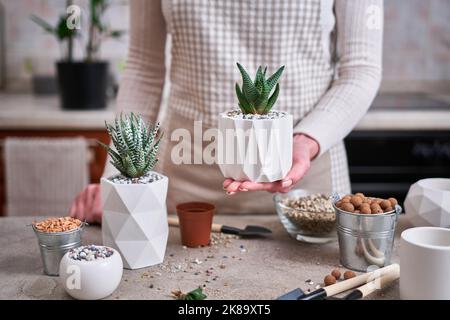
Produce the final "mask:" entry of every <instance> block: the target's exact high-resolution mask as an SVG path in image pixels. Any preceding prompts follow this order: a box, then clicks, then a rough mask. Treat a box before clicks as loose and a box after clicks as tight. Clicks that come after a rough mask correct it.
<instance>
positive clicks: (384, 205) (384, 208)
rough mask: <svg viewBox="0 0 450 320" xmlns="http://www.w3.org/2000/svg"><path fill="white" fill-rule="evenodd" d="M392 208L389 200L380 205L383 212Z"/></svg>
mask: <svg viewBox="0 0 450 320" xmlns="http://www.w3.org/2000/svg"><path fill="white" fill-rule="evenodd" d="M390 206H391V202H390V201H389V200H383V201H381V203H380V207H381V209H383V210H386V208H389V207H390Z"/></svg>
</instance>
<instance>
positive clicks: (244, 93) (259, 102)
mask: <svg viewBox="0 0 450 320" xmlns="http://www.w3.org/2000/svg"><path fill="white" fill-rule="evenodd" d="M237 66H238V69H239V71H240V73H241V76H242V90H241V87H239V84H237V83H236V86H235V89H236V96H237V98H238V101H239V108H240V109H241V111H242V112H243V113H244V114H267V113H269V112H270V110H271V109H272V107H273V105H274V104H275V102H276V100H277V98H278V95H279V93H280V86H279V84H278V81H279V80H280V77H281V74H282V73H283V71H284V66H282V67H281V68H279V69H278V70H277V71H276V72H275V73H274V74H273V75H271V76H270V77H269V78H267V79H266V71H267V67H265V68H264V71H263V69H262V66H259V67H258V70H257V71H256V76H255V81H252V80H251V79H250V76H249V75H248V73H247V71H245V69H244V67H242V65H241V64H240V63H237ZM274 87H275V90H274V91H273V93H272V95H270V93H271V92H272V89H273V88H274Z"/></svg>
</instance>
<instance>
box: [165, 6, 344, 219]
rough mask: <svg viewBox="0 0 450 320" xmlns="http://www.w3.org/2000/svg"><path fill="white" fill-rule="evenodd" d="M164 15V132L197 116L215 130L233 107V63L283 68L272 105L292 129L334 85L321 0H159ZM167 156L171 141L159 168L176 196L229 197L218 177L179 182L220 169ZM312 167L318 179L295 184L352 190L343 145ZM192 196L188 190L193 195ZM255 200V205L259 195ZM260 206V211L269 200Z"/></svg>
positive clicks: (235, 73)
mask: <svg viewBox="0 0 450 320" xmlns="http://www.w3.org/2000/svg"><path fill="white" fill-rule="evenodd" d="M163 13H164V16H165V19H166V23H167V28H168V32H169V33H170V34H171V36H172V49H171V50H172V51H171V71H170V80H171V86H170V94H169V100H168V112H167V115H168V117H167V119H166V120H165V124H166V125H165V126H166V130H169V131H171V130H173V129H176V128H179V127H180V126H181V127H186V128H187V129H189V130H192V126H193V125H192V122H193V120H200V119H201V120H202V121H203V125H204V127H205V128H208V127H217V116H218V114H219V113H221V112H223V111H226V110H229V109H231V108H235V107H236V105H237V100H236V97H235V93H234V84H235V83H236V82H240V81H241V80H240V74H239V72H238V69H237V67H236V62H240V63H241V64H242V65H243V66H244V67H245V68H246V69H247V70H249V71H250V70H251V71H253V72H255V71H256V69H257V67H258V66H259V65H263V66H265V65H267V66H268V73H272V72H274V71H275V70H276V69H277V68H279V67H280V66H281V65H285V66H286V69H285V71H284V74H283V76H282V77H281V81H280V87H281V90H280V96H279V98H278V101H277V103H276V106H275V108H276V109H279V110H283V111H288V112H290V113H291V114H292V115H293V117H294V124H296V123H298V122H299V121H301V119H302V118H303V117H304V116H305V115H306V114H307V113H308V112H310V111H311V110H312V109H313V108H314V106H315V105H316V104H317V102H318V101H319V99H320V98H321V96H322V95H323V94H324V93H325V92H326V91H327V89H328V88H329V86H330V84H331V81H332V79H333V76H334V62H333V61H332V59H331V58H330V57H333V53H334V49H333V48H334V45H332V48H331V49H329V48H325V49H324V46H323V42H322V26H321V16H320V15H321V3H320V0H301V1H299V0H264V1H261V0H226V1H219V0H217V1H214V0H167V1H165V0H164V1H163ZM326 50H328V52H326ZM330 51H331V54H330ZM166 140H167V141H168V140H169V139H166ZM170 152H171V142H167V143H166V144H165V145H164V146H163V153H164V155H163V156H162V159H161V160H162V161H161V162H162V163H161V165H162V170H163V171H164V172H165V173H166V174H169V175H170V177H171V179H172V183H171V185H172V186H173V184H174V181H173V180H175V183H177V184H179V185H178V186H176V188H177V189H178V190H176V194H180V192H181V193H182V192H183V189H184V190H186V189H187V188H190V187H191V188H190V189H189V190H192V188H193V189H194V190H196V191H197V192H203V191H205V190H210V189H212V190H215V192H216V193H217V195H215V196H213V195H209V198H210V199H207V200H209V201H219V202H220V201H222V199H223V198H224V197H226V196H225V193H224V191H223V190H222V188H221V183H222V181H223V177H221V176H220V174H217V175H213V176H214V177H215V178H214V179H207V180H208V181H205V186H199V185H198V184H199V183H200V182H198V181H196V180H198V179H195V176H194V174H192V176H190V177H185V179H190V178H194V180H191V181H187V180H177V177H179V176H182V175H183V174H182V172H184V173H186V172H187V171H189V170H193V171H196V170H197V169H198V168H199V166H200V167H204V168H203V170H217V171H218V170H219V169H218V167H217V166H214V165H213V166H209V168H206V166H207V165H178V166H176V165H173V164H171V161H170ZM194 167H195V168H194ZM312 167H313V169H314V170H313V171H316V178H317V179H318V180H317V181H309V182H308V183H304V182H303V181H302V182H300V183H299V184H298V187H300V188H308V189H311V188H313V189H321V190H323V191H327V192H331V191H338V192H349V191H350V186H349V178H348V169H347V160H346V154H345V149H344V146H343V144H342V143H338V144H337V145H336V146H335V147H333V148H332V149H331V150H330V151H328V152H326V153H325V154H324V155H322V156H321V157H320V158H318V159H316V160H314V161H313V164H312ZM322 171H323V172H322ZM199 172H200V173H201V172H204V171H199ZM321 172H322V173H321ZM319 173H321V174H319ZM311 184H313V185H311ZM180 185H181V187H180ZM199 187H200V189H199ZM174 192H175V190H173V192H172V193H174ZM169 193H170V191H169ZM195 196H196V195H195V194H194V193H193V194H192V198H195ZM268 196H269V195H268ZM268 196H266V198H267V197H268ZM211 197H212V198H213V199H211ZM243 197H244V196H243ZM245 197H252V196H251V195H245ZM256 198H257V199H258V201H256V202H259V200H260V196H259V195H258V197H256ZM196 199H199V197H197V198H196ZM253 199H255V196H254V195H253ZM183 200H190V199H183ZM270 201H271V200H270ZM169 202H170V196H169ZM178 202H180V201H178ZM234 202H236V203H235V204H236V210H238V211H240V212H242V210H241V209H242V206H239V201H234ZM243 202H245V201H244V200H242V199H241V203H243ZM254 202H255V201H254ZM261 203H262V205H261V206H260V207H262V206H264V205H267V203H268V202H266V203H264V201H262V202H261ZM270 208H273V206H270ZM230 209H232V208H230ZM257 209H258V206H257V207H256V208H255V210H257ZM261 210H262V211H267V208H265V209H264V208H261ZM261 210H260V211H261ZM227 211H230V210H227ZM231 211H232V210H231ZM272 211H273V209H272Z"/></svg>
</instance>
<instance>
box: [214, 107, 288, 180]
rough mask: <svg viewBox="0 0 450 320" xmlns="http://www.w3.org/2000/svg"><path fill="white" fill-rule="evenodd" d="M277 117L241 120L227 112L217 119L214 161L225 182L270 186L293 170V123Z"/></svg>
mask: <svg viewBox="0 0 450 320" xmlns="http://www.w3.org/2000/svg"><path fill="white" fill-rule="evenodd" d="M273 112H275V113H279V114H280V116H279V117H276V118H273V119H270V118H256V119H243V118H242V117H232V116H230V115H229V112H224V113H221V114H220V115H219V132H218V133H219V135H218V143H217V145H218V148H217V161H218V164H219V167H220V170H221V171H222V174H223V175H224V177H225V178H232V179H234V180H237V181H245V180H249V181H253V182H273V181H277V180H280V179H283V178H284V177H285V176H286V174H287V173H288V172H289V170H290V169H291V166H292V143H293V141H292V139H293V119H292V116H291V115H290V114H287V113H284V112H279V111H276V110H273Z"/></svg>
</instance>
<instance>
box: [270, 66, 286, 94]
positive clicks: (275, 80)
mask: <svg viewBox="0 0 450 320" xmlns="http://www.w3.org/2000/svg"><path fill="white" fill-rule="evenodd" d="M283 70H284V66H282V67H281V68H280V69H278V70H277V71H276V72H275V73H274V74H273V75H271V76H270V78H269V79H267V84H268V85H269V93H270V91H272V89H273V87H275V85H276V84H277V83H278V80H279V79H280V77H281V74H282V73H283Z"/></svg>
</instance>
